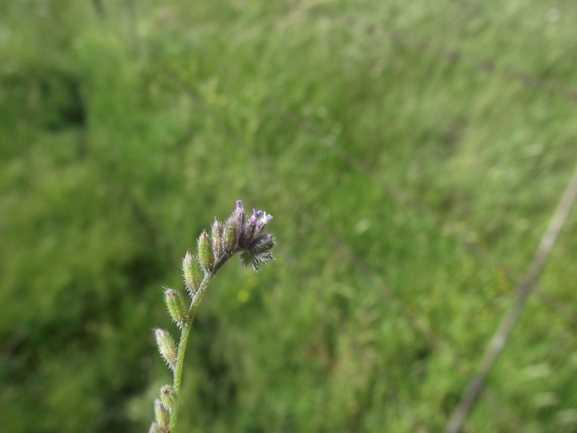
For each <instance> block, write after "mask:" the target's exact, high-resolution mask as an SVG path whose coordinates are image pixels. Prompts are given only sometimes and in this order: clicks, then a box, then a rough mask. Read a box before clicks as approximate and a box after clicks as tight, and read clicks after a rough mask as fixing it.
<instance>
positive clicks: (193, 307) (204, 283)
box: [170, 272, 214, 433]
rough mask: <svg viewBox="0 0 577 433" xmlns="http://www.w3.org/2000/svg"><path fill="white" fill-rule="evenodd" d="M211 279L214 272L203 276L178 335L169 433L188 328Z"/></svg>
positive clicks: (175, 410) (178, 396)
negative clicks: (173, 401)
mask: <svg viewBox="0 0 577 433" xmlns="http://www.w3.org/2000/svg"><path fill="white" fill-rule="evenodd" d="M213 277H214V272H209V273H207V274H205V276H204V278H203V280H202V282H201V283H200V286H199V288H198V291H197V292H196V295H195V296H194V299H193V300H192V302H191V304H190V307H189V308H188V315H187V318H186V323H185V324H184V326H183V327H182V330H181V333H180V342H179V343H178V355H177V357H176V366H175V367H174V373H173V383H172V386H173V388H174V390H175V392H176V396H177V400H178V402H177V405H176V407H175V408H174V411H173V412H172V414H171V417H170V432H171V433H174V431H175V427H176V421H177V418H178V412H179V409H180V383H181V381H182V369H183V366H184V355H185V353H186V344H187V342H188V334H189V333H190V328H191V327H192V321H193V319H194V316H195V314H196V310H197V309H198V306H199V305H200V301H202V296H203V295H204V292H205V291H206V288H207V287H208V283H210V280H212V278H213Z"/></svg>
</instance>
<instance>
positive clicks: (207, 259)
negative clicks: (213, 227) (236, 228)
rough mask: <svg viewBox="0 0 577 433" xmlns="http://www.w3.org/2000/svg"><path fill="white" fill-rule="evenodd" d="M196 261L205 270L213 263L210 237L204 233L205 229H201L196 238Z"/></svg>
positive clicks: (209, 268)
mask: <svg viewBox="0 0 577 433" xmlns="http://www.w3.org/2000/svg"><path fill="white" fill-rule="evenodd" d="M198 261H199V262H200V265H201V266H202V267H203V268H204V269H205V270H206V271H210V270H211V269H212V265H213V264H214V252H213V249H212V243H211V242H210V238H209V237H208V235H207V234H206V231H203V232H202V234H201V235H200V237H199V238H198Z"/></svg>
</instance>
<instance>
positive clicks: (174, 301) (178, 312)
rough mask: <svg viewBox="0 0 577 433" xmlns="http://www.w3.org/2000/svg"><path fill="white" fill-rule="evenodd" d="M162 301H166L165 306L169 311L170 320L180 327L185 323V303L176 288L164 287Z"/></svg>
mask: <svg viewBox="0 0 577 433" xmlns="http://www.w3.org/2000/svg"><path fill="white" fill-rule="evenodd" d="M164 302H166V307H167V308H168V312H169V313H170V317H171V318H172V320H174V321H175V322H176V324H177V325H178V326H179V327H180V328H182V327H183V326H184V324H185V323H186V316H187V313H186V305H184V301H183V300H182V296H180V293H178V292H177V291H176V290H173V289H166V290H165V291H164Z"/></svg>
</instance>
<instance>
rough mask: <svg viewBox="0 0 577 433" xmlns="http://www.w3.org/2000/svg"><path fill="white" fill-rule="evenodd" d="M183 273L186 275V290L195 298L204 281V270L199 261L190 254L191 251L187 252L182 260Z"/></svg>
mask: <svg viewBox="0 0 577 433" xmlns="http://www.w3.org/2000/svg"><path fill="white" fill-rule="evenodd" d="M182 273H183V274H184V284H185V285H186V289H187V290H188V291H189V293H190V296H194V294H195V293H196V291H197V290H198V286H200V282H201V281H202V270H201V269H200V266H199V264H198V261H197V260H196V259H195V258H194V257H193V256H192V254H190V251H187V252H186V255H185V256H184V258H183V259H182Z"/></svg>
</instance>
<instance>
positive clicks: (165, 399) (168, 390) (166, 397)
mask: <svg viewBox="0 0 577 433" xmlns="http://www.w3.org/2000/svg"><path fill="white" fill-rule="evenodd" d="M160 401H161V402H162V404H163V405H164V407H165V408H167V409H168V410H169V411H170V412H172V411H174V409H175V408H176V406H177V405H178V397H177V395H176V391H175V390H174V388H173V387H172V386H170V385H164V386H163V387H162V388H160Z"/></svg>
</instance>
